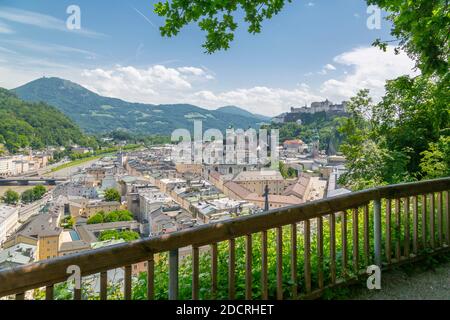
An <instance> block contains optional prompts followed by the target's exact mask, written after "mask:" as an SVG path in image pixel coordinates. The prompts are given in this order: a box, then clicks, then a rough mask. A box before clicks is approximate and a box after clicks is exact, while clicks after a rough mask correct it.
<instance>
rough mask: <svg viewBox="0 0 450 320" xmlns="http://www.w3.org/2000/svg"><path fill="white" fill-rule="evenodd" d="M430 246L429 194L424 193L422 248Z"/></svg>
mask: <svg viewBox="0 0 450 320" xmlns="http://www.w3.org/2000/svg"><path fill="white" fill-rule="evenodd" d="M427 247H428V241H427V195H426V194H423V195H422V248H424V249H425V248H427Z"/></svg>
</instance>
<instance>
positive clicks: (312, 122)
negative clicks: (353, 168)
mask: <svg viewBox="0 0 450 320" xmlns="http://www.w3.org/2000/svg"><path fill="white" fill-rule="evenodd" d="M345 118H346V117H341V116H327V115H326V114H325V112H320V113H318V114H315V115H308V117H307V119H305V121H304V122H303V123H302V124H298V123H295V122H288V123H284V124H274V123H273V124H271V125H264V126H262V128H264V129H267V130H269V132H270V130H271V129H278V130H279V133H280V135H279V137H280V142H284V141H286V140H294V139H301V140H302V141H303V142H305V143H311V142H313V141H314V139H315V138H316V137H317V136H318V137H319V141H320V149H321V150H329V151H330V152H332V153H334V152H336V151H338V150H339V146H340V144H341V143H342V140H343V138H344V137H343V136H342V134H341V132H340V131H339V128H340V127H341V125H342V123H344V122H345Z"/></svg>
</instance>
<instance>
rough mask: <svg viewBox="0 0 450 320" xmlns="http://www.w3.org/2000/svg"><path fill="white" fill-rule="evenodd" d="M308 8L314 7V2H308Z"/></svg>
mask: <svg viewBox="0 0 450 320" xmlns="http://www.w3.org/2000/svg"><path fill="white" fill-rule="evenodd" d="M306 6H307V7H314V2H308V3H307V4H306Z"/></svg>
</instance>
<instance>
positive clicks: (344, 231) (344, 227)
mask: <svg viewBox="0 0 450 320" xmlns="http://www.w3.org/2000/svg"><path fill="white" fill-rule="evenodd" d="M341 238H342V273H343V277H344V278H346V277H347V211H342V212H341Z"/></svg>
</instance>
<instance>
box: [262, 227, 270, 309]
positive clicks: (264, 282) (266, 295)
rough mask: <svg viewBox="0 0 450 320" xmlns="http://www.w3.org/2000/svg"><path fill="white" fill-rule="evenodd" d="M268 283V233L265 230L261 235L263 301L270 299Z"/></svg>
mask: <svg viewBox="0 0 450 320" xmlns="http://www.w3.org/2000/svg"><path fill="white" fill-rule="evenodd" d="M267 281H268V275H267V231H266V230H264V231H263V232H262V233H261V298H262V299H263V300H268V299H269V293H268V292H269V289H268V283H267Z"/></svg>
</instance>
